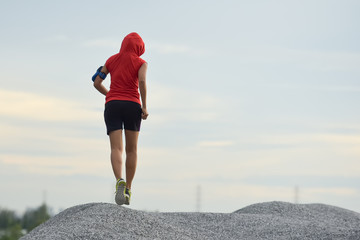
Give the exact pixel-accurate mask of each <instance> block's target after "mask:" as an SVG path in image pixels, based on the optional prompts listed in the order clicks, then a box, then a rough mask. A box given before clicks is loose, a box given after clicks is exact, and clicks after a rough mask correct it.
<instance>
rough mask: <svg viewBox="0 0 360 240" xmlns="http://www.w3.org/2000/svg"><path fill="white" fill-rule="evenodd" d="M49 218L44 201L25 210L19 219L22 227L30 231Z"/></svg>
mask: <svg viewBox="0 0 360 240" xmlns="http://www.w3.org/2000/svg"><path fill="white" fill-rule="evenodd" d="M49 218H50V214H49V212H48V207H47V206H46V204H45V203H44V204H42V205H41V206H40V207H39V208H36V209H28V210H26V212H25V213H24V215H23V217H22V221H21V223H22V227H23V228H24V229H26V230H27V232H30V231H31V230H33V229H34V228H36V227H37V226H39V225H40V224H41V223H43V222H45V221H47V220H48V219H49Z"/></svg>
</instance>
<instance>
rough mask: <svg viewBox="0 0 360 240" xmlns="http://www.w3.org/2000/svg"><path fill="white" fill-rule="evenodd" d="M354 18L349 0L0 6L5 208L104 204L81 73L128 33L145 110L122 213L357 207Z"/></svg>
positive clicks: (358, 65) (95, 119)
mask: <svg viewBox="0 0 360 240" xmlns="http://www.w3.org/2000/svg"><path fill="white" fill-rule="evenodd" d="M359 11H360V2H359V1H355V0H353V1H351V0H341V1H340V0H336V1H335V0H315V1H314V0H304V1H293V0H270V1H264V0H258V1H243V0H240V1H239V0H236V1H235V0H234V1H230V0H225V1H212V0H210V1H209V0H207V1H202V0H197V1H187V0H185V1H165V0H155V1H145V0H140V1H122V0H120V1H106V0H105V1H101V2H99V1H68V0H65V1H40V0H35V1H20V0H18V1H4V2H2V7H1V9H0V27H1V30H2V31H1V38H0V42H1V44H0V52H1V54H0V71H1V75H2V78H1V84H0V192H1V197H0V207H2V208H8V209H13V210H16V211H18V212H23V211H25V210H26V209H28V208H33V207H37V206H39V205H40V204H41V203H43V202H44V201H45V202H46V203H47V204H48V205H49V206H50V207H51V208H52V211H53V212H54V213H57V212H59V211H61V210H63V209H66V208H68V207H71V206H74V205H78V204H84V203H89V202H110V203H114V191H115V178H114V176H113V173H112V169H111V164H110V147H109V140H108V136H107V135H106V130H105V124H104V120H103V109H104V97H103V96H102V95H101V94H100V93H98V92H97V91H96V90H95V88H94V87H93V85H92V81H91V77H92V75H93V74H94V72H95V71H96V69H97V68H98V67H99V66H100V65H103V64H104V63H105V61H106V60H107V58H108V57H110V56H111V55H113V54H115V53H117V52H118V51H119V48H120V45H121V41H122V39H123V38H124V37H125V36H126V35H127V34H128V33H130V32H137V33H139V34H140V35H141V36H142V38H143V40H144V42H145V46H146V47H145V48H146V52H145V54H144V55H143V56H142V57H143V59H145V60H146V61H147V62H148V74H147V85H148V110H149V114H150V115H149V117H148V119H147V120H146V121H143V122H142V128H141V132H140V138H139V146H138V148H139V149H138V157H139V160H138V168H137V172H136V175H135V179H134V182H133V189H132V192H133V196H132V203H131V205H130V206H129V207H130V208H133V209H138V210H148V211H162V212H192V211H204V212H233V211H236V210H238V209H240V208H243V207H245V206H248V205H251V204H255V203H260V202H268V201H284V202H298V203H304V204H307V203H323V204H329V205H334V206H338V207H342V208H346V209H349V210H353V211H357V212H360V204H359V202H360V161H359V160H360V111H359V103H360V81H359V79H360V45H359V42H360V31H358V29H359V23H360V15H359V14H358V13H359ZM110 79H111V78H110V77H108V78H107V79H106V80H105V81H104V84H105V85H106V86H107V87H108V86H109V83H110ZM295 189H298V190H297V191H296V190H295Z"/></svg>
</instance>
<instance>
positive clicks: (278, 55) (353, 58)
mask: <svg viewBox="0 0 360 240" xmlns="http://www.w3.org/2000/svg"><path fill="white" fill-rule="evenodd" d="M238 52H239V57H238V62H241V63H244V64H249V63H256V64H277V65H288V64H290V65H294V66H297V67H302V68H306V69H312V70H317V71H319V70H320V71H351V72H359V64H358V63H359V62H360V54H359V53H354V52H345V51H330V50H329V51H320V50H306V49H305V50H304V49H291V48H285V47H280V46H246V47H244V48H241V49H239V50H238Z"/></svg>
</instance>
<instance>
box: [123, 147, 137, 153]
mask: <svg viewBox="0 0 360 240" xmlns="http://www.w3.org/2000/svg"><path fill="white" fill-rule="evenodd" d="M125 151H126V154H127V155H129V154H137V147H136V146H128V145H127V146H126V147H125Z"/></svg>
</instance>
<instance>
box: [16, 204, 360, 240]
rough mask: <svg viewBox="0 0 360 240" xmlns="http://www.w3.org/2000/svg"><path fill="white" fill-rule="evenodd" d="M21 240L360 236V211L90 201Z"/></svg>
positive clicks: (319, 206) (325, 207)
mask: <svg viewBox="0 0 360 240" xmlns="http://www.w3.org/2000/svg"><path fill="white" fill-rule="evenodd" d="M21 239H22V240H33V239H34V240H35V239H49V240H50V239H51V240H54V239H97V240H98V239H201V240H204V239H301V240H303V239H342V240H343V239H353V240H357V239H360V214H359V213H356V212H353V211H349V210H346V209H342V208H338V207H334V206H329V205H324V204H291V203H285V202H267V203H259V204H254V205H250V206H248V207H245V208H242V209H240V210H238V211H235V212H233V213H158V212H144V211H138V210H133V209H129V208H126V207H121V206H117V205H115V204H110V203H89V204H84V205H79V206H74V207H72V208H68V209H66V210H65V211H63V212H61V213H59V214H58V215H56V216H54V217H53V218H51V219H50V220H48V221H47V222H45V223H44V224H42V225H40V226H38V227H37V228H35V229H34V230H33V231H31V232H30V233H28V234H27V235H25V236H24V237H22V238H21Z"/></svg>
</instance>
